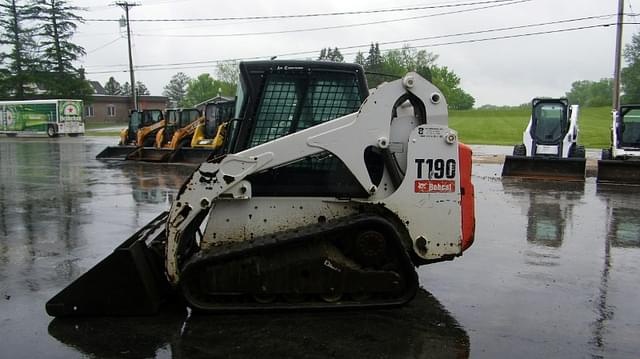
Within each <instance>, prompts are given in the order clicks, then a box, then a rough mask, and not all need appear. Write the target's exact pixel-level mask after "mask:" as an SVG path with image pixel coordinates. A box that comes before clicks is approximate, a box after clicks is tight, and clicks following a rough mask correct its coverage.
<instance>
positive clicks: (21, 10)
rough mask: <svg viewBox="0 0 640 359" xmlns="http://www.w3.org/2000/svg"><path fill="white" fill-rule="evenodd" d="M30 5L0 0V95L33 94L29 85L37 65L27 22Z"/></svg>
mask: <svg viewBox="0 0 640 359" xmlns="http://www.w3.org/2000/svg"><path fill="white" fill-rule="evenodd" d="M31 18H32V12H31V9H30V8H29V7H28V6H26V5H23V4H20V3H19V2H18V1H17V0H1V1H0V48H6V50H8V52H4V51H2V49H0V73H1V74H2V75H1V77H0V78H1V79H2V81H1V83H0V95H2V96H3V97H8V96H9V95H13V96H12V97H14V98H16V99H24V98H27V97H30V96H32V95H33V92H32V91H31V87H30V86H29V85H31V84H33V82H34V73H35V71H36V68H37V60H36V55H35V52H36V42H35V41H34V37H33V36H34V31H35V30H34V29H33V28H31V27H28V26H27V25H26V23H27V22H28V21H29V20H30V19H31Z"/></svg>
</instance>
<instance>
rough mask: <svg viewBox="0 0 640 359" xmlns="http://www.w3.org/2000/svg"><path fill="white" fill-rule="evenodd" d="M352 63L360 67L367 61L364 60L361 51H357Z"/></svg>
mask: <svg viewBox="0 0 640 359" xmlns="http://www.w3.org/2000/svg"><path fill="white" fill-rule="evenodd" d="M353 62H354V63H356V64H358V65H362V66H364V65H366V62H367V60H366V59H365V58H364V54H363V53H362V51H358V53H357V54H356V58H355V59H354V60H353Z"/></svg>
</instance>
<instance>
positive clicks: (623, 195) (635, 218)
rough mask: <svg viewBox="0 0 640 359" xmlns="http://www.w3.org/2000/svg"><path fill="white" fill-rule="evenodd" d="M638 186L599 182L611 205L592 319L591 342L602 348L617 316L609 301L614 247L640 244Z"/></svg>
mask: <svg viewBox="0 0 640 359" xmlns="http://www.w3.org/2000/svg"><path fill="white" fill-rule="evenodd" d="M635 190H636V187H634V186H608V185H599V186H598V189H597V194H598V196H599V197H600V198H601V199H602V200H603V201H604V202H605V203H606V207H607V237H606V239H605V243H604V261H603V264H602V272H601V276H600V285H599V291H598V297H597V301H596V311H597V313H598V316H597V318H596V319H595V320H594V322H593V323H592V325H591V327H592V331H593V337H592V339H591V344H592V345H593V346H594V347H595V348H596V349H597V350H599V351H602V350H604V348H605V346H606V334H607V329H608V321H609V320H611V319H612V318H613V315H614V309H615V308H614V307H612V306H610V305H609V304H608V297H609V280H610V273H611V269H612V267H613V258H612V253H611V251H612V247H613V248H640V210H638V208H637V202H636V201H635V198H634V197H633V196H630V194H631V193H632V192H635Z"/></svg>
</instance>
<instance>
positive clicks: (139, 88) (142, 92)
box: [136, 81, 150, 96]
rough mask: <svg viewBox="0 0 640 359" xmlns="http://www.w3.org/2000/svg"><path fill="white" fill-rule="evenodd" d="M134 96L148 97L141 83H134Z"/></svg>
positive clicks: (147, 91)
mask: <svg viewBox="0 0 640 359" xmlns="http://www.w3.org/2000/svg"><path fill="white" fill-rule="evenodd" d="M136 95H137V96H148V95H150V93H149V90H148V89H147V86H146V85H145V84H143V83H142V82H141V81H136Z"/></svg>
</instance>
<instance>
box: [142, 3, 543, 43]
mask: <svg viewBox="0 0 640 359" xmlns="http://www.w3.org/2000/svg"><path fill="white" fill-rule="evenodd" d="M511 1H512V2H508V3H500V4H494V5H488V6H482V7H475V8H471V9H463V10H456V11H447V12H440V13H436V14H428V15H420V16H412V17H407V18H399V19H391V20H380V21H371V22H364V23H356V24H345V25H335V26H323V27H314V28H304V29H293V30H280V31H260V32H245V33H235V34H194V35H186V34H185V35H163V34H157V35H156V34H142V33H139V34H136V36H142V37H190V38H194V37H238V36H263V35H275V34H287V33H297V32H310V31H321V30H333V29H344V28H350V27H358V26H368V25H379V24H386V23H390V22H398V21H408V20H416V19H424V18H430V17H437V16H444V15H451V14H459V13H464V12H471V11H478V10H485V9H490V8H495V7H501V6H508V5H515V4H520V3H524V2H529V1H531V0H511Z"/></svg>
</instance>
